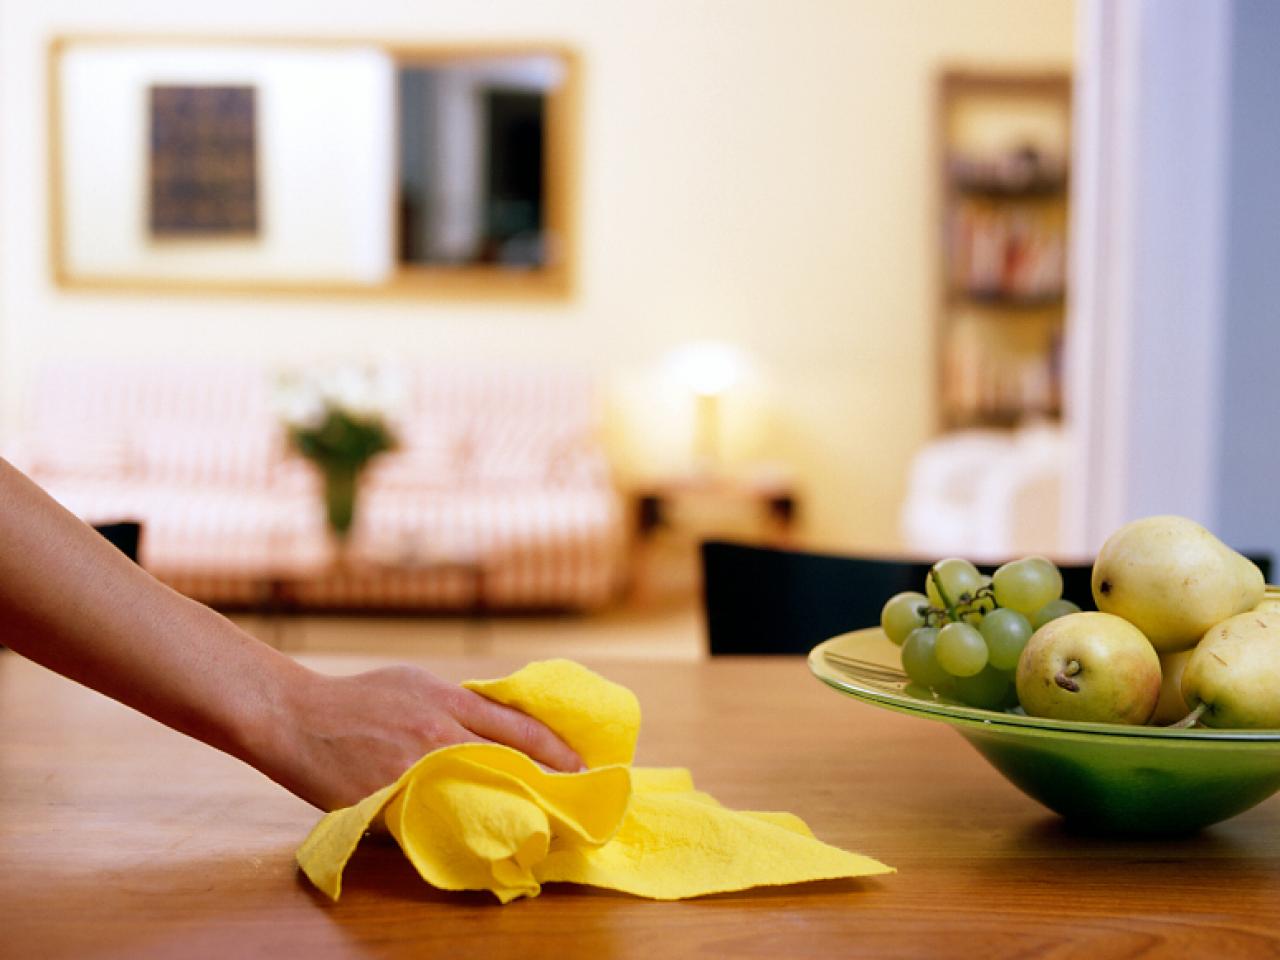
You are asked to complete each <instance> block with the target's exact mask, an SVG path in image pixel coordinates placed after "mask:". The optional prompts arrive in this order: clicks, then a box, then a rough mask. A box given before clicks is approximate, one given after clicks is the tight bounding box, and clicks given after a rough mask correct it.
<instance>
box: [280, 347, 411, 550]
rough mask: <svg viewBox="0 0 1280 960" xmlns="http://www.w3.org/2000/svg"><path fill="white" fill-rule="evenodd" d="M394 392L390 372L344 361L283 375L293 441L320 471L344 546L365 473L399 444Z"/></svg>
mask: <svg viewBox="0 0 1280 960" xmlns="http://www.w3.org/2000/svg"><path fill="white" fill-rule="evenodd" d="M394 394H395V389H394V385H393V384H392V383H391V381H390V378H388V377H386V376H385V375H379V374H378V373H377V371H375V370H372V369H360V368H355V367H343V368H339V369H337V370H334V371H329V372H325V373H321V374H312V375H291V376H286V377H284V378H282V380H281V389H280V408H281V414H282V417H283V419H284V423H285V429H286V431H287V433H288V437H289V444H290V446H292V447H293V449H294V450H296V451H297V452H298V453H300V454H301V455H302V456H304V457H306V458H307V459H308V460H310V461H311V462H312V463H313V464H315V466H316V468H317V469H318V470H319V471H320V475H321V478H322V480H323V483H324V503H325V515H326V518H327V520H328V524H329V529H330V531H332V533H333V535H334V538H335V539H336V540H337V542H338V544H339V546H340V547H341V546H343V545H345V543H346V541H347V538H348V537H349V536H350V534H351V530H352V527H353V525H354V524H355V518H356V503H357V500H358V496H359V490H360V477H361V474H362V473H363V472H364V469H365V468H366V467H367V466H368V465H369V462H370V461H371V460H373V458H374V457H376V456H378V455H379V454H381V453H385V452H386V451H388V450H392V449H394V448H395V446H396V438H395V434H394V433H393V431H392V429H391V426H390V424H389V422H388V421H389V417H390V408H391V406H392V405H393V404H394Z"/></svg>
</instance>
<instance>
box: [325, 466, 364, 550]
mask: <svg viewBox="0 0 1280 960" xmlns="http://www.w3.org/2000/svg"><path fill="white" fill-rule="evenodd" d="M359 483H360V468H359V467H358V466H356V465H355V464H352V463H327V464H325V465H324V506H325V514H326V516H327V517H328V520H329V529H330V531H332V533H333V536H334V539H335V540H336V541H337V542H338V543H339V545H343V544H345V543H346V542H347V538H348V537H349V536H350V535H351V527H352V525H353V524H354V523H355V519H356V495H357V493H358V492H359Z"/></svg>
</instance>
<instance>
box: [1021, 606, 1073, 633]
mask: <svg viewBox="0 0 1280 960" xmlns="http://www.w3.org/2000/svg"><path fill="white" fill-rule="evenodd" d="M1079 612H1080V608H1079V607H1078V606H1076V605H1075V604H1074V603H1072V602H1071V601H1070V600H1062V599H1059V600H1050V601H1049V602H1048V603H1046V604H1045V605H1044V606H1043V607H1041V608H1040V609H1039V610H1037V611H1036V615H1035V616H1034V617H1032V618H1031V626H1032V629H1035V630H1039V629H1040V628H1041V627H1043V626H1044V625H1045V624H1046V623H1048V622H1049V621H1050V620H1057V619H1058V618H1059V617H1065V616H1066V615H1067V614H1068V613H1079Z"/></svg>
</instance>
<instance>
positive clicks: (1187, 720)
mask: <svg viewBox="0 0 1280 960" xmlns="http://www.w3.org/2000/svg"><path fill="white" fill-rule="evenodd" d="M1208 709H1209V705H1208V704H1207V703H1205V702H1204V701H1203V700H1201V701H1200V702H1199V703H1197V704H1196V708H1195V709H1194V710H1192V711H1191V712H1190V713H1188V714H1187V715H1186V716H1185V717H1183V718H1182V719H1181V720H1179V721H1178V722H1177V723H1171V724H1169V729H1170V730H1186V729H1188V728H1190V727H1194V726H1195V725H1196V724H1197V723H1199V722H1200V718H1201V717H1203V716H1204V714H1205V711H1206V710H1208Z"/></svg>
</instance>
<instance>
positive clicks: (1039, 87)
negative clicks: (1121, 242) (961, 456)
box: [936, 70, 1071, 431]
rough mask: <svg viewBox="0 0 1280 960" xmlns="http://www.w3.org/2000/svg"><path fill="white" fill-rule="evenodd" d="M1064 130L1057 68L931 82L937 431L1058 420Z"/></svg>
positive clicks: (965, 74)
mask: <svg viewBox="0 0 1280 960" xmlns="http://www.w3.org/2000/svg"><path fill="white" fill-rule="evenodd" d="M1070 128H1071V78H1070V75H1069V73H1067V72H1066V71H1043V72H1004V71H976V70H947V71H944V72H943V73H942V74H941V75H940V76H939V79H938V92H937V144H938V146H937V169H938V175H939V189H938V195H939V199H940V202H939V216H938V231H939V244H938V249H939V257H938V264H939V266H938V278H939V279H938V289H939V294H938V322H937V329H936V333H937V340H936V351H937V407H938V425H939V428H940V429H941V430H944V431H947V430H957V429H965V428H970V427H1009V426H1015V425H1017V424H1018V423H1020V422H1022V421H1024V420H1027V419H1033V418H1040V419H1044V418H1048V419H1057V418H1058V417H1060V415H1061V409H1062V377H1061V344H1062V334H1063V325H1064V319H1065V315H1066V278H1067V215H1068V200H1069V186H1070V179H1071V178H1070V170H1069V158H1070Z"/></svg>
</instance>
